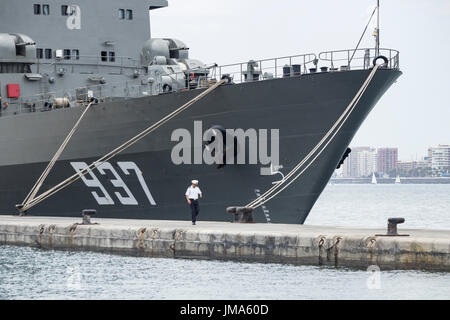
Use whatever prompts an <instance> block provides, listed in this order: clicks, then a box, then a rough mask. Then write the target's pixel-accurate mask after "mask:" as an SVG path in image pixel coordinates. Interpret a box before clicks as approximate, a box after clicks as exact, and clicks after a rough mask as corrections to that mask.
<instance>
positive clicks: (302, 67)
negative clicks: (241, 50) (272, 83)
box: [216, 53, 317, 83]
mask: <svg viewBox="0 0 450 320" xmlns="http://www.w3.org/2000/svg"><path fill="white" fill-rule="evenodd" d="M316 62H317V56H316V55H315V54H314V53H307V54H301V55H294V56H286V57H280V58H271V59H262V60H250V61H247V62H242V63H235V64H227V65H222V66H218V67H216V75H217V77H218V78H219V79H220V78H221V77H222V76H223V75H225V74H227V75H229V76H230V77H232V78H233V81H234V82H235V83H242V82H246V81H249V79H248V77H249V76H250V73H253V74H256V75H257V76H258V77H257V79H256V78H255V79H252V81H253V80H267V79H272V78H280V77H283V76H285V75H286V73H285V72H284V70H283V68H286V67H289V68H291V71H292V73H293V74H294V73H295V75H300V74H304V73H307V72H308V66H313V65H314V63H316ZM249 63H250V64H252V65H253V67H251V66H249ZM249 68H252V70H250V69H249ZM293 68H295V71H294V70H292V69H293Z"/></svg>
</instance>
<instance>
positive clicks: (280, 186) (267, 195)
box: [245, 64, 380, 209]
mask: <svg viewBox="0 0 450 320" xmlns="http://www.w3.org/2000/svg"><path fill="white" fill-rule="evenodd" d="M379 67H380V65H378V64H376V65H375V66H374V67H373V69H372V71H371V72H370V74H369V76H368V77H367V79H366V80H365V81H364V82H363V84H362V86H361V88H360V89H359V90H358V92H357V93H356V95H355V97H354V98H353V99H352V101H351V102H350V104H349V105H348V106H347V108H346V109H345V110H344V112H343V113H342V115H341V116H340V117H339V118H338V120H337V121H336V122H335V123H334V124H333V126H332V127H331V128H330V130H329V131H328V132H327V133H326V134H325V136H324V137H323V138H322V139H321V140H320V141H319V142H318V143H317V144H316V146H315V147H314V148H313V149H312V150H311V152H309V153H308V155H306V156H305V157H304V158H303V160H302V161H300V162H299V163H298V164H297V165H296V166H295V167H294V168H293V169H292V170H291V171H290V172H289V173H288V174H287V175H286V176H285V178H284V179H283V180H281V181H280V182H279V183H277V184H276V185H274V186H273V187H272V188H270V189H269V190H267V191H266V192H264V193H263V194H262V195H260V196H259V197H258V198H256V199H255V200H253V201H251V202H250V203H248V204H247V205H246V206H245V207H247V208H253V209H256V208H258V207H259V206H261V205H263V204H264V203H266V202H267V201H270V200H271V199H273V198H274V197H276V196H277V195H278V194H280V193H281V192H282V191H283V190H284V189H286V188H287V187H289V186H290V185H291V184H292V183H293V182H294V181H296V180H297V179H298V178H299V177H300V176H301V175H302V174H303V173H304V172H305V171H306V170H307V169H308V168H309V167H310V166H311V165H312V164H313V163H314V161H315V160H316V159H317V158H318V157H319V156H320V155H321V154H322V152H323V151H324V150H325V148H326V147H327V146H328V145H329V144H330V142H331V141H332V140H333V139H334V137H335V136H336V134H337V133H338V132H339V130H340V129H341V128H342V126H343V125H344V124H345V122H346V121H347V119H348V117H349V116H350V114H351V113H352V112H353V110H354V109H355V107H356V105H357V104H358V102H359V100H360V99H361V97H362V96H363V94H364V92H365V91H366V89H367V87H368V86H369V84H370V82H371V81H372V79H373V77H374V75H375V73H376V71H377V70H378V68H379ZM336 128H337V130H335V129H336ZM333 132H334V133H333ZM330 136H331V138H330V139H329V140H328V141H327V142H326V143H325V141H326V140H327V139H328V138H329V137H330ZM319 148H321V149H320V151H319V152H318V153H317V155H316V156H315V157H314V158H313V159H312V160H311V161H310V162H309V163H308V164H307V166H306V167H305V168H304V169H303V170H302V171H300V173H298V174H297V175H296V176H295V177H294V178H293V179H291V180H290V181H289V182H288V180H289V179H290V178H291V177H292V176H293V175H295V174H296V173H297V172H298V171H299V170H300V169H301V168H302V166H303V165H304V164H305V163H306V162H307V161H308V160H309V159H310V158H311V157H313V155H314V154H315V152H316V151H317V150H318V149H319ZM286 183H287V184H286Z"/></svg>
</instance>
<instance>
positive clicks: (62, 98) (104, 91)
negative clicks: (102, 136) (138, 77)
mask: <svg viewBox="0 0 450 320" xmlns="http://www.w3.org/2000/svg"><path fill="white" fill-rule="evenodd" d="M148 95H150V87H149V85H143V84H135V83H134V84H128V83H125V84H124V83H123V82H121V83H116V84H98V85H89V86H86V87H79V88H74V89H70V90H59V91H52V92H46V93H40V94H35V95H31V96H27V97H20V98H18V99H17V100H14V101H10V102H9V106H8V108H7V109H6V110H2V111H1V113H0V116H10V115H15V114H21V113H30V112H44V111H51V110H56V109H61V108H68V107H77V106H82V105H86V104H88V103H89V102H90V101H91V99H93V98H95V99H97V100H98V102H99V103H102V102H108V101H114V100H126V99H131V98H139V97H143V96H148Z"/></svg>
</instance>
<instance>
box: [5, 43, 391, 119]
mask: <svg viewBox="0 0 450 320" xmlns="http://www.w3.org/2000/svg"><path fill="white" fill-rule="evenodd" d="M379 55H382V56H385V57H386V59H387V66H386V67H387V68H391V69H399V52H398V51H397V50H393V49H379V51H376V50H375V49H374V48H367V49H357V50H351V49H349V50H336V51H325V52H321V53H319V58H317V56H316V55H315V54H313V53H308V54H302V55H294V56H286V57H280V58H273V59H262V60H250V61H248V62H243V63H236V64H228V65H222V66H214V67H211V68H210V72H209V74H208V75H203V76H200V77H198V78H197V79H195V80H196V81H195V82H196V84H195V85H194V86H193V85H192V82H190V81H188V80H186V85H185V86H184V87H179V86H178V87H177V88H176V89H175V88H174V89H173V90H171V91H170V92H174V91H190V90H196V89H203V88H206V87H209V86H210V85H211V84H213V83H215V82H216V81H218V80H220V79H221V78H222V76H224V75H229V76H230V77H231V78H232V80H233V82H234V83H243V82H250V81H263V80H269V79H274V78H281V77H295V76H302V75H305V74H308V73H316V72H328V71H349V70H357V69H370V68H372V66H373V59H374V58H375V57H377V56H379ZM84 58H88V57H87V56H85V57H84ZM89 58H92V59H93V60H92V62H91V63H88V62H86V61H85V60H83V61H81V58H80V60H76V63H75V64H74V65H85V66H88V67H92V66H100V65H102V66H103V65H104V66H111V65H116V66H120V67H121V68H136V67H137V66H138V65H139V64H138V62H137V60H133V59H130V58H126V57H117V58H116V59H117V60H116V61H115V62H114V63H108V62H106V61H100V60H99V59H101V57H94V56H92V57H89ZM122 58H123V59H122ZM124 61H127V62H130V63H129V64H128V65H127V64H126V63H124ZM71 62H73V60H64V59H62V60H58V59H56V60H54V61H53V62H52V63H50V64H49V65H51V66H52V68H56V67H57V66H62V65H68V66H71V65H72V63H71ZM80 62H83V63H80ZM121 70H122V69H121ZM189 74H190V73H189V72H188V73H187V75H186V79H188V77H189ZM170 92H165V91H164V88H163V85H162V83H159V84H158V83H153V84H152V83H147V84H144V83H143V82H141V84H136V82H133V83H132V84H130V83H128V82H125V83H123V82H120V83H107V84H98V85H89V86H85V87H80V88H74V89H69V90H61V91H53V92H46V93H40V94H36V95H33V96H28V97H20V98H18V99H17V100H14V101H11V102H10V107H9V108H8V110H2V112H1V113H0V116H6V115H12V114H18V113H26V112H36V111H50V110H54V109H58V108H59V107H58V106H55V99H58V98H59V99H61V98H63V99H67V101H69V102H70V106H71V107H73V106H80V105H84V104H86V103H87V102H88V101H89V99H91V98H95V99H98V100H99V102H107V101H112V100H118V99H129V98H137V97H143V96H149V95H153V94H162V93H170Z"/></svg>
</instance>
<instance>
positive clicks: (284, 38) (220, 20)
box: [151, 0, 450, 160]
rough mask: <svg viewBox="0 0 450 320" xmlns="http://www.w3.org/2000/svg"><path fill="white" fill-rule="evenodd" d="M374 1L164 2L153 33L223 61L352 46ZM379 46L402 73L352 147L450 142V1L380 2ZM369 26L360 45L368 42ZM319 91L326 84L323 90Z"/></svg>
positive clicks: (418, 147)
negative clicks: (396, 59)
mask: <svg viewBox="0 0 450 320" xmlns="http://www.w3.org/2000/svg"><path fill="white" fill-rule="evenodd" d="M375 4H376V0H341V1H336V0H315V1H301V0H289V1H286V0H278V1H273V0H169V7H168V8H164V9H159V10H154V11H152V12H151V25H152V37H156V38H158V37H170V38H177V39H180V40H182V41H184V42H185V43H186V44H187V46H188V47H189V48H190V57H191V58H195V59H199V60H202V61H203V62H205V63H212V62H216V63H218V64H229V63H237V62H244V61H248V60H250V59H263V58H273V57H278V56H286V55H295V54H301V53H310V52H314V53H319V52H320V51H326V50H337V49H351V48H354V47H355V46H356V43H357V41H358V39H359V37H360V35H361V33H362V31H363V29H364V27H365V25H366V23H367V21H368V19H369V17H370V13H371V11H372V10H373V8H374V6H375ZM380 5H381V10H380V14H381V17H380V27H381V33H380V35H381V47H385V48H393V49H397V50H399V51H400V67H401V70H402V71H403V75H402V76H401V77H400V78H399V79H398V81H397V83H395V84H394V85H393V86H392V87H391V89H390V90H388V92H387V93H386V94H385V95H384V96H383V98H382V99H381V100H380V101H379V102H378V104H377V105H376V107H375V108H374V110H373V111H372V112H371V114H370V115H369V116H368V118H367V119H366V121H365V122H364V124H363V125H362V126H361V128H360V129H359V131H358V133H357V134H356V136H355V138H354V139H353V142H352V144H351V145H352V146H361V145H369V146H373V147H399V158H400V159H401V160H411V159H415V158H416V157H418V158H420V157H422V156H425V155H426V151H427V147H429V146H435V145H437V144H450V97H449V96H450V86H449V82H450V81H449V79H450V60H449V57H450V41H449V32H450V0H394V1H393V0H391V1H386V0H381V4H380ZM372 31H373V26H372V27H371V28H370V30H368V32H367V34H366V37H365V39H364V40H363V42H362V44H361V47H373V46H374V41H373V37H372ZM324 90H326V88H324Z"/></svg>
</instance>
